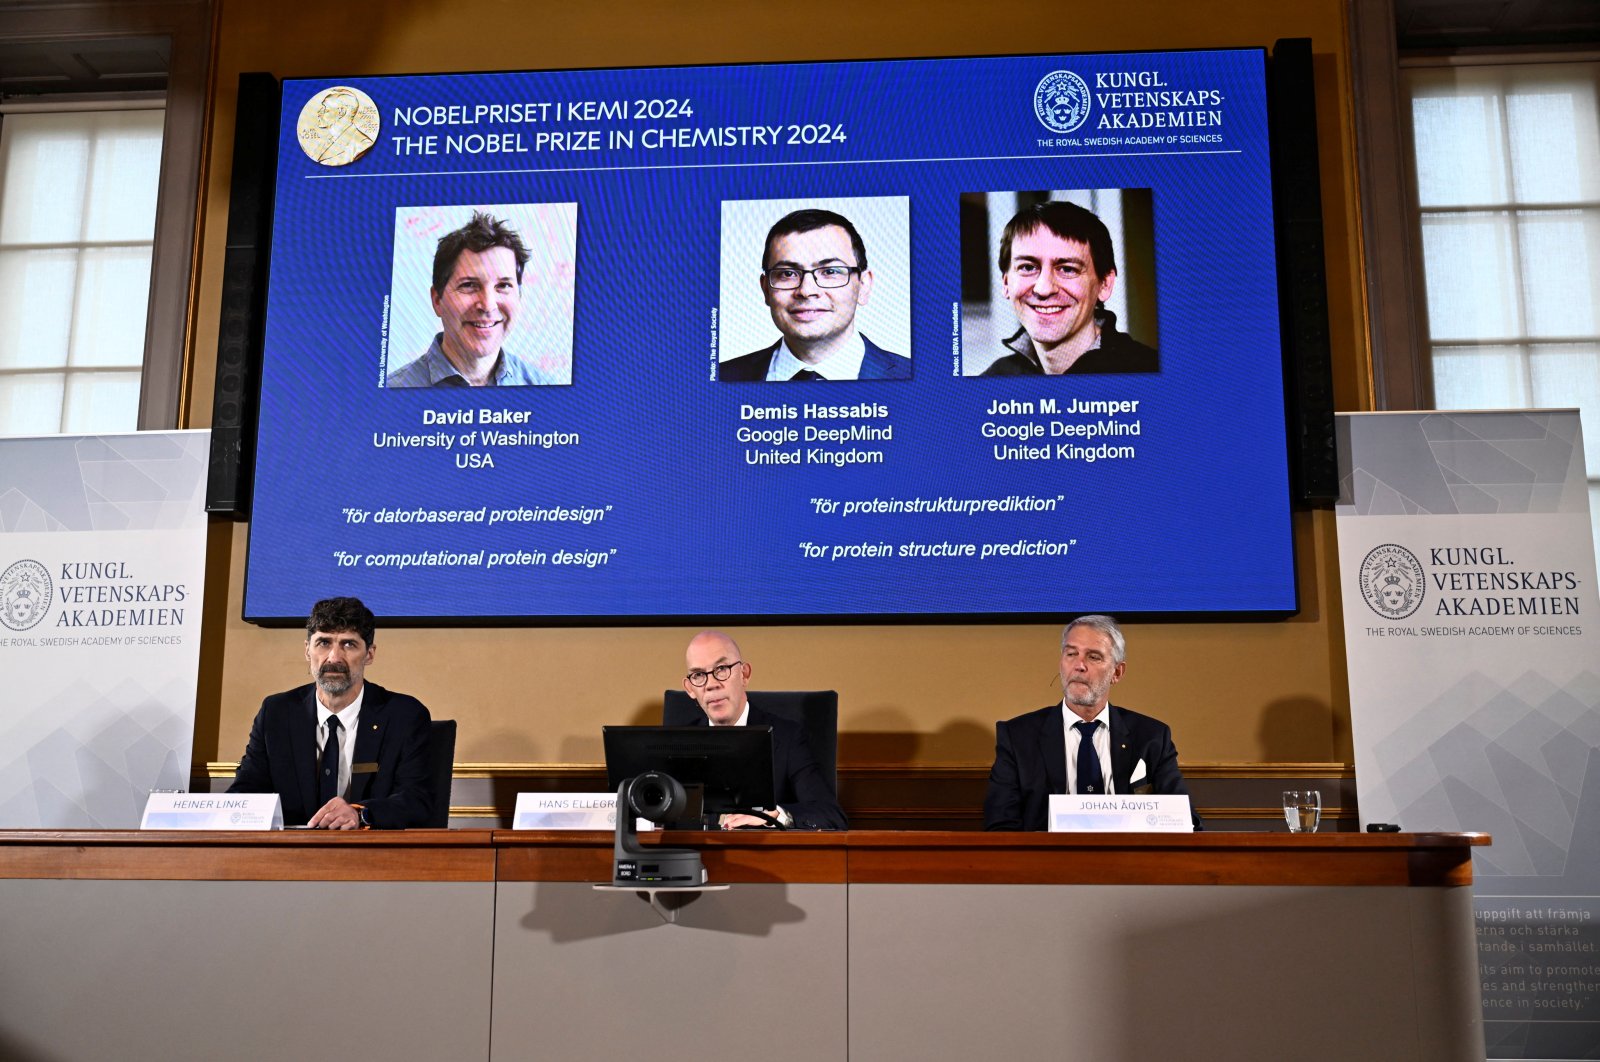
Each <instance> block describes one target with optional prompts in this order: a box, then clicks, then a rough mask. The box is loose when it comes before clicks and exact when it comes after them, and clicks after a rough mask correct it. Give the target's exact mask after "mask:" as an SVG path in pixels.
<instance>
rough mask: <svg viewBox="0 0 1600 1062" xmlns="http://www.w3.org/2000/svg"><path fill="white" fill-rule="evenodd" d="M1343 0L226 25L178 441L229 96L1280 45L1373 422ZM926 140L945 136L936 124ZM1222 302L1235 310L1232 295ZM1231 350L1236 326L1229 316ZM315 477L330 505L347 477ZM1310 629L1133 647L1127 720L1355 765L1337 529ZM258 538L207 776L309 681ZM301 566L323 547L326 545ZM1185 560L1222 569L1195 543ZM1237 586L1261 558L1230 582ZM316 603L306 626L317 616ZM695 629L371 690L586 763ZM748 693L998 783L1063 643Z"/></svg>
mask: <svg viewBox="0 0 1600 1062" xmlns="http://www.w3.org/2000/svg"><path fill="white" fill-rule="evenodd" d="M1342 10H1343V7H1342V3H1341V2H1340V0H1304V2H1302V3H1298V4H1293V5H1286V4H1282V3H1281V2H1280V0H1232V2H1229V0H1191V2H1189V3H1185V4H1174V3H1170V2H1169V0H1121V2H1119V3H1115V4H1103V5H1098V6H1093V7H1092V6H1090V5H1078V4H1066V3H1062V4H1057V5H1045V4H1033V5H1027V6H1026V7H1017V8H1006V7H993V6H990V5H980V4H976V3H971V2H965V3H958V2H953V0H872V2H868V3H846V4H838V5H824V6H822V7H817V6H815V5H811V6H805V5H802V6H799V7H795V6H792V5H781V4H780V5H771V4H760V3H753V2H750V0H699V2H686V0H678V2H665V0H663V2H649V3H646V2H629V0H619V2H616V3H611V4H596V5H574V4H556V3H550V2H548V0H543V2H540V0H525V2H509V0H488V2H482V3H478V4H472V5H458V4H450V3H444V2H438V0H429V2H423V0H410V2H406V0H387V2H381V0H346V2H345V3H343V4H333V5H329V4H326V3H322V2H317V3H311V2H308V0H272V2H265V0H222V3H221V4H220V9H219V15H218V22H219V26H218V36H217V51H216V55H215V57H214V61H215V69H214V77H215V86H216V87H215V90H214V93H215V99H214V104H215V106H214V108H213V110H212V115H211V122H212V134H211V137H210V141H209V149H208V150H209V156H208V159H207V162H208V165H209V170H208V172H207V174H206V175H205V184H204V186H203V187H204V195H205V204H204V216H203V227H202V230H201V237H200V252H201V253H200V264H199V270H198V289H197V293H196V304H195V308H194V319H195V327H194V334H193V352H194V354H193V358H192V371H191V373H190V385H191V386H190V392H189V395H188V405H187V410H188V415H187V419H186V424H187V425H188V426H196V427H203V426H205V425H207V424H209V423H210V417H211V392H212V387H213V383H214V376H215V365H214V362H215V351H216V344H217V327H218V301H219V297H220V291H221V268H222V258H223V240H224V234H225V231H226V224H227V206H228V187H229V181H230V178H231V174H230V172H229V167H230V160H231V153H232V147H233V143H232V136H233V110H234V97H235V87H236V85H237V81H238V75H239V74H240V73H241V72H243V71H253V70H266V71H270V72H271V73H273V74H276V75H277V76H279V77H295V76H330V75H357V74H389V73H423V72H433V71H440V72H442V71H459V70H502V69H537V68H547V67H548V68H561V67H583V66H616V65H663V64H675V63H704V62H729V61H762V60H798V59H849V58H889V57H898V56H944V55H960V54H981V53H992V54H1003V53H1009V52H1019V51H1027V52H1044V51H1120V50H1141V49H1148V48H1199V47H1233V46H1265V47H1270V46H1271V44H1272V42H1273V41H1274V40H1276V39H1278V38H1282V37H1310V38H1311V39H1312V42H1313V49H1314V52H1315V64H1316V85H1317V92H1318V105H1317V111H1318V113H1317V124H1318V130H1319V140H1320V144H1321V154H1322V181H1323V200H1324V207H1323V217H1324V224H1325V227H1326V233H1327V246H1328V252H1327V255H1328V277H1329V281H1328V283H1329V292H1328V294H1329V303H1330V315H1331V323H1332V330H1333V347H1334V351H1335V381H1334V385H1335V395H1336V402H1337V406H1338V408H1340V409H1360V408H1367V407H1368V405H1369V395H1370V384H1369V371H1368V366H1367V357H1366V352H1365V343H1364V339H1363V336H1364V334H1365V330H1364V327H1363V322H1362V306H1361V298H1360V284H1359V277H1358V258H1359V248H1358V237H1357V233H1358V218H1357V216H1356V206H1355V194H1354V187H1355V175H1354V162H1353V158H1352V149H1351V146H1350V144H1351V132H1350V107H1349V91H1348V85H1347V79H1348V63H1347V61H1346V60H1347V57H1346V54H1345V51H1346V49H1345V29H1344V24H1343V21H1342ZM932 120H937V117H936V114H935V117H934V118H933V119H932ZM1215 279H1216V282H1217V285H1218V290H1219V293H1220V294H1222V296H1223V300H1222V301H1223V303H1224V304H1225V302H1226V292H1227V277H1226V276H1218V277H1217V278H1215ZM1218 325H1219V327H1223V328H1225V327H1226V325H1227V322H1226V317H1225V315H1224V316H1222V317H1221V318H1220V319H1219V322H1218ZM303 433H304V435H305V437H306V439H307V443H306V448H307V450H306V456H307V459H308V460H311V461H317V462H326V465H327V472H328V477H329V482H330V484H335V485H336V484H337V483H338V481H339V479H340V478H341V477H345V476H349V475H351V474H352V469H353V468H354V467H355V462H354V458H355V456H356V455H354V454H351V453H347V452H343V451H341V450H331V451H330V450H326V449H322V448H319V446H318V444H317V443H316V442H315V439H316V435H317V433H316V429H315V425H309V424H308V425H305V426H304V427H303ZM1294 528H1295V548H1296V554H1297V557H1298V576H1299V584H1300V593H1301V608H1302V611H1301V613H1300V615H1299V616H1297V617H1296V618H1294V619H1292V620H1289V621H1286V622H1278V623H1212V624H1156V625H1141V626H1137V627H1132V628H1130V629H1129V642H1130V652H1129V669H1128V675H1127V678H1126V679H1125V680H1124V683H1123V685H1122V688H1121V689H1120V690H1119V691H1118V698H1117V699H1118V700H1119V702H1121V703H1126V704H1129V705H1131V706H1134V707H1137V708H1141V709H1143V710H1146V711H1149V712H1151V713H1153V714H1156V715H1158V716H1160V717H1162V718H1164V719H1165V720H1167V721H1168V722H1170V723H1171V724H1172V725H1173V727H1174V729H1175V732H1176V736H1177V740H1178V746H1179V749H1180V751H1181V753H1182V758H1183V760H1184V762H1186V763H1196V762H1241V761H1242V762H1254V761H1269V762H1284V761H1289V762H1330V761H1332V762H1349V760H1350V758H1351V752H1350V734H1349V710H1348V695H1347V690H1346V684H1345V676H1344V669H1343V659H1344V642H1343V634H1342V627H1341V622H1340V618H1339V599H1338V591H1337V586H1336V582H1335V573H1336V565H1337V555H1336V551H1335V546H1334V539H1333V521H1332V515H1331V513H1329V512H1326V511H1320V512H1314V513H1297V514H1296V515H1295V518H1294ZM246 530H247V529H246V527H245V526H244V525H242V524H240V525H233V524H229V523H226V522H219V523H218V524H216V526H215V527H214V528H213V533H212V543H211V551H210V558H209V564H208V576H207V597H208V607H207V626H206V637H205V642H204V649H203V658H204V664H203V669H202V675H201V693H200V708H199V718H198V721H197V728H196V741H195V759H196V760H197V761H202V762H203V761H207V760H231V759H235V758H237V756H238V754H239V752H240V751H241V750H242V748H243V743H244V736H245V733H246V731H247V729H248V727H249V722H250V718H251V715H252V714H253V713H254V711H255V709H256V706H257V705H258V704H259V703H260V699H261V697H262V695H263V694H264V693H267V692H271V691H274V690H279V689H284V688H287V687H289V686H292V685H295V684H298V683H299V682H301V681H304V679H305V671H304V663H303V660H302V659H301V639H300V636H299V635H298V634H297V633H296V632H293V631H285V630H262V629H259V628H256V627H253V626H250V625H249V624H246V623H243V622H242V621H241V620H240V619H239V615H240V611H241V599H242V589H243V580H244V544H245V536H246ZM307 548H308V549H310V548H314V545H313V544H311V543H308V544H307ZM1195 548H1196V549H1204V548H1207V544H1206V543H1204V542H1197V543H1195ZM1239 562H1240V564H1241V565H1248V564H1249V563H1250V559H1249V558H1248V557H1241V558H1240V559H1239ZM308 604H309V601H308ZM691 633H692V632H691V631H690V630H689V629H687V628H620V629H613V628H562V629H542V628H515V629H491V628H483V629H471V628H469V629H452V628H441V629H428V630H423V629H412V630H386V631H381V633H380V635H379V637H378V658H377V660H376V661H375V663H374V664H373V667H372V671H371V676H372V677H373V678H374V679H375V680H376V681H378V682H380V683H383V684H385V685H388V686H390V687H393V688H396V689H402V690H405V691H407V692H410V693H414V694H416V695H417V696H419V697H421V698H422V699H423V701H424V702H425V703H427V704H428V705H429V706H430V707H431V708H432V709H433V710H434V713H435V714H436V715H439V716H442V717H454V718H457V719H459V720H461V723H462V728H461V737H460V742H459V744H458V747H457V750H456V759H457V761H458V762H532V763H594V762H598V761H599V760H600V758H601V755H600V747H599V732H598V726H599V724H600V723H602V722H646V721H650V720H651V717H652V714H653V711H654V707H653V706H655V705H657V704H659V696H660V691H661V689H662V688H663V687H665V686H667V685H669V684H673V683H674V682H675V681H676V678H677V676H678V675H680V674H681V672H682V666H683V658H682V649H683V644H684V642H685V641H686V640H687V638H688V636H689V635H690V634H691ZM735 633H736V635H737V636H738V637H739V638H740V641H741V642H742V644H743V648H744V651H745V656H746V658H747V659H748V660H750V661H751V662H752V663H753V665H754V668H755V675H754V678H753V685H756V686H757V688H760V687H766V688H773V689H794V688H815V687H834V688H837V689H838V690H839V694H840V729H841V739H840V741H841V747H840V760H841V762H842V763H843V764H860V765H866V764H884V763H915V764H975V763H980V762H982V763H986V762H987V761H988V759H989V758H990V756H991V753H992V750H993V744H992V741H993V722H994V720H995V719H997V718H1002V717H1006V716H1010V715H1013V714H1016V713H1018V712H1021V711H1024V710H1026V709H1029V708H1034V707H1038V706H1039V705H1042V704H1046V703H1048V702H1050V701H1052V700H1054V699H1056V698H1057V697H1059V692H1058V691H1057V690H1056V689H1055V687H1054V686H1053V679H1054V675H1055V646H1056V636H1057V628H1056V627H1055V626H1054V625H1049V624H1042V625H1035V624H1028V625H929V624H923V625H895V626H870V627H857V626H828V627H809V626H800V627H747V628H740V629H738V630H737V631H736V632H735Z"/></svg>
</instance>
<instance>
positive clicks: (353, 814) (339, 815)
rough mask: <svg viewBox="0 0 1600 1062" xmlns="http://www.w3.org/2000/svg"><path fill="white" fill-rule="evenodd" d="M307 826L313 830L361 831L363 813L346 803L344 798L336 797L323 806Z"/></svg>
mask: <svg viewBox="0 0 1600 1062" xmlns="http://www.w3.org/2000/svg"><path fill="white" fill-rule="evenodd" d="M306 825H307V826H310V827H311V828H312V829H313V830H359V829H361V812H360V811H358V810H357V809H356V808H355V807H354V806H352V805H350V804H348V803H346V802H345V799H344V797H334V798H333V799H332V800H330V801H328V802H327V803H326V804H324V805H322V807H321V808H320V809H319V810H318V811H317V813H316V814H315V815H313V816H311V821H310V822H308V823H306Z"/></svg>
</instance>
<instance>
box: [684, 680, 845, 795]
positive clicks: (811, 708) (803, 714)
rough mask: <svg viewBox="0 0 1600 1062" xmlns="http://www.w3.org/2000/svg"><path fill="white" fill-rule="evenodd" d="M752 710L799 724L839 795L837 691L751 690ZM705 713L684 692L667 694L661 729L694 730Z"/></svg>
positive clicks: (823, 775) (807, 742)
mask: <svg viewBox="0 0 1600 1062" xmlns="http://www.w3.org/2000/svg"><path fill="white" fill-rule="evenodd" d="M746 696H748V697H749V698H750V706H751V707H752V708H760V709H761V710H762V711H764V712H770V713H772V714H773V715H775V716H778V717H779V718H781V719H790V720H793V721H794V722H796V723H799V724H800V728H801V730H803V731H804V732H805V735H806V745H807V747H809V748H810V749H811V755H812V757H813V758H814V759H815V760H816V761H817V766H818V767H819V768H821V770H822V777H823V778H825V779H827V781H828V785H830V786H831V787H832V788H833V793H834V796H835V797H836V798H837V796H838V794H839V692H838V691H837V690H751V691H750V692H749V693H748V694H746ZM704 718H705V713H704V712H702V711H701V710H700V706H699V705H698V704H696V703H695V702H694V698H693V697H690V696H689V695H688V694H687V693H685V692H683V691H682V690H667V691H666V692H665V693H664V694H663V695H662V698H661V725H663V726H694V725H696V724H697V723H699V722H700V721H701V720H703V719H704Z"/></svg>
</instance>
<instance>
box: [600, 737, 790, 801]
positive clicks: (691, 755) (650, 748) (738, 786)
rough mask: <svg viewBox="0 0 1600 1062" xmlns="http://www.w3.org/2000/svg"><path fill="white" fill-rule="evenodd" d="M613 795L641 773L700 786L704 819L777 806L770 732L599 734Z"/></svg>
mask: <svg viewBox="0 0 1600 1062" xmlns="http://www.w3.org/2000/svg"><path fill="white" fill-rule="evenodd" d="M601 734H602V735H603V737H604V741H605V750H606V778H607V781H608V783H609V785H610V787H611V788H612V789H616V788H617V787H619V786H620V785H622V783H623V782H625V781H627V780H628V779H629V778H633V777H635V776H636V775H640V774H643V773H644V772H645V771H661V772H662V773H663V774H669V775H671V776H672V777H673V778H676V779H677V780H678V781H679V782H681V783H682V784H683V785H684V786H685V787H688V786H696V785H697V786H701V787H702V788H703V793H704V807H703V814H704V815H705V816H707V817H710V816H715V815H720V814H723V813H725V812H732V811H744V810H747V809H750V808H770V807H773V806H774V805H775V804H776V802H777V797H776V794H775V793H774V792H773V786H772V728H771V727H770V726H718V727H710V726H608V727H602V728H601Z"/></svg>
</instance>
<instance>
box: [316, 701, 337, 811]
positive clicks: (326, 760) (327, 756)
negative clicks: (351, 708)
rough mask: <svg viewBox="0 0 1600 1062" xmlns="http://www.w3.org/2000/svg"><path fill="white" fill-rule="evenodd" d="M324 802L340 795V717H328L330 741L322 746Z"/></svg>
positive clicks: (322, 792)
mask: <svg viewBox="0 0 1600 1062" xmlns="http://www.w3.org/2000/svg"><path fill="white" fill-rule="evenodd" d="M321 781H322V785H321V793H320V795H321V797H322V802H323V803H324V804H326V803H327V802H328V801H330V800H332V799H333V798H334V797H336V796H338V795H339V717H338V716H336V715H330V716H328V740H327V742H326V743H325V744H323V746H322V779H321Z"/></svg>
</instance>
